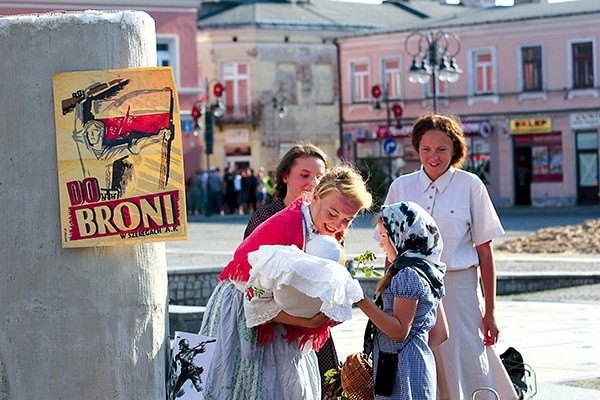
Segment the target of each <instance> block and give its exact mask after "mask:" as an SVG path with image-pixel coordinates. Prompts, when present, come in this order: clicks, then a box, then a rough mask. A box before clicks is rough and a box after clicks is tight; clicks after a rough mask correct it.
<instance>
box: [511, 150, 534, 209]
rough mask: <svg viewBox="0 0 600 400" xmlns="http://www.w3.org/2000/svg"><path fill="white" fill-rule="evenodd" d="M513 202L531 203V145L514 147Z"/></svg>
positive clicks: (518, 203) (521, 204) (520, 203)
mask: <svg viewBox="0 0 600 400" xmlns="http://www.w3.org/2000/svg"><path fill="white" fill-rule="evenodd" d="M514 171H515V204H516V205H520V206H530V205H531V147H516V148H515V169H514Z"/></svg>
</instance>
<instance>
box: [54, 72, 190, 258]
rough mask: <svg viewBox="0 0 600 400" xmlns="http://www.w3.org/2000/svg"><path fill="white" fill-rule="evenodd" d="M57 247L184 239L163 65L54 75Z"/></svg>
mask: <svg viewBox="0 0 600 400" xmlns="http://www.w3.org/2000/svg"><path fill="white" fill-rule="evenodd" d="M53 88H54V106H55V107H54V108H55V120H56V148H57V159H58V181H59V193H60V208H61V210H60V211H61V236H62V245H63V247H88V246H105V245H116V244H134V243H141V242H157V241H170V240H185V239H186V238H187V225H186V224H187V222H186V218H185V215H186V214H185V211H184V210H185V195H184V193H185V184H184V171H183V151H182V141H181V123H180V119H179V104H178V98H177V92H176V86H175V80H174V78H173V72H172V70H171V68H169V67H155V68H135V69H123V70H107V71H80V72H65V73H59V74H55V75H54V76H53Z"/></svg>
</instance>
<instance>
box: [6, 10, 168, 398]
mask: <svg viewBox="0 0 600 400" xmlns="http://www.w3.org/2000/svg"><path fill="white" fill-rule="evenodd" d="M0 49H2V50H1V51H2V56H1V59H2V68H0V110H1V111H0V113H1V114H0V115H1V117H0V120H1V121H2V126H1V128H0V140H1V144H0V207H1V209H0V229H2V234H1V235H0V249H1V256H0V400H6V399H10V400H21V399H22V400H31V399H98V400H100V399H101V400H106V399H123V400H131V399H144V400H147V399H153V400H154V399H163V398H165V389H164V387H165V361H166V359H165V356H166V354H167V348H166V346H167V343H168V342H167V340H166V336H165V331H166V329H165V326H166V315H167V312H166V302H167V301H166V299H167V273H166V257H165V249H164V243H155V244H143V245H133V246H112V247H101V248H82V249H63V248H62V247H61V238H60V234H61V232H60V220H59V198H58V174H57V162H56V136H55V127H54V99H53V92H52V74H53V73H56V72H66V71H81V70H104V69H120V68H134V67H145V66H154V65H156V36H155V26H154V20H153V19H152V18H151V17H150V16H149V15H148V14H146V13H143V12H132V11H124V12H96V11H85V12H77V13H52V14H39V15H25V16H13V17H3V18H0Z"/></svg>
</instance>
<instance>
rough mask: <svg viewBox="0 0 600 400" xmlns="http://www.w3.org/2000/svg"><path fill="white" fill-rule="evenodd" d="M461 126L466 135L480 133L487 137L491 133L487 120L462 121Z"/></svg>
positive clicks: (490, 126)
mask: <svg viewBox="0 0 600 400" xmlns="http://www.w3.org/2000/svg"><path fill="white" fill-rule="evenodd" d="M462 128H463V132H464V134H465V135H467V136H471V135H480V136H481V137H483V138H487V137H489V136H490V134H491V133H492V125H491V124H490V123H489V122H488V121H464V122H463V123H462Z"/></svg>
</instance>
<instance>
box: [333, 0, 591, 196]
mask: <svg viewBox="0 0 600 400" xmlns="http://www.w3.org/2000/svg"><path fill="white" fill-rule="evenodd" d="M599 17H600V4H598V2H596V1H593V0H580V1H575V2H569V3H555V4H531V5H528V4H525V5H520V6H515V7H510V8H494V9H481V10H476V11H472V12H471V13H469V15H468V16H460V15H457V16H456V17H453V18H445V19H443V20H441V19H438V20H435V19H433V20H427V21H424V22H422V23H420V24H416V25H412V26H411V27H410V29H408V28H407V29H400V30H398V29H396V30H393V31H392V30H389V31H381V32H378V33H369V34H364V35H355V36H351V37H343V38H342V37H340V38H338V39H337V40H336V43H337V44H338V46H339V48H340V68H341V70H340V73H341V80H340V81H341V82H343V84H342V85H341V96H340V97H341V99H342V104H343V106H342V108H341V109H342V111H341V122H340V140H341V141H342V144H343V146H342V149H343V155H344V157H345V158H347V159H350V160H353V161H355V162H359V161H360V160H363V159H374V160H376V161H379V162H380V163H381V164H382V165H387V169H388V171H389V172H390V173H391V174H392V175H399V174H401V173H407V172H411V171H413V170H414V169H416V168H418V167H419V162H418V157H417V155H416V153H415V152H414V150H413V149H412V146H411V144H410V139H409V134H410V127H411V126H412V123H413V122H414V120H415V119H416V118H417V117H418V116H419V115H420V114H422V113H424V112H432V111H433V110H434V108H435V111H437V112H438V113H442V114H452V115H456V116H458V117H460V119H461V121H462V122H463V127H464V129H465V132H466V134H467V137H468V141H469V149H470V152H469V157H468V159H467V163H466V165H465V168H466V169H468V170H471V171H473V172H475V173H477V174H478V175H479V176H480V177H481V178H482V179H483V180H484V182H486V184H487V186H488V189H489V192H490V194H491V197H492V200H493V201H494V203H495V204H496V205H497V206H512V205H533V206H542V207H543V206H570V205H576V204H599V199H600V198H599V184H598V173H599V166H598V159H599V147H598V142H599V139H598V137H599V136H598V130H599V128H600V88H599V80H598V78H599V75H600V71H599V65H598V45H599V42H600V31H598V29H597V21H598V18H599ZM444 50H445V52H444ZM444 55H446V56H447V60H446V61H447V64H444V66H443V67H441V69H440V68H439V67H436V69H433V70H429V72H428V74H429V75H430V76H429V78H430V80H429V82H427V83H418V82H417V83H412V82H410V81H409V76H410V75H411V74H410V73H409V72H410V70H411V66H412V65H413V59H414V60H415V66H416V67H421V61H422V59H423V58H425V59H426V60H427V61H429V62H430V63H431V64H433V63H434V62H437V63H438V65H439V63H441V62H442V61H443V56H444ZM432 56H434V57H432ZM452 58H455V62H456V64H457V65H458V67H459V68H460V69H461V70H462V71H461V73H460V74H459V75H458V76H459V78H458V80H457V81H455V82H450V81H440V80H439V79H438V78H439V77H440V76H442V75H443V74H442V71H443V70H445V69H446V68H447V67H448V66H449V65H450V62H451V61H452ZM374 86H378V87H379V88H380V90H381V91H382V92H383V93H382V94H381V95H379V97H378V98H377V97H376V95H377V94H378V91H377V90H373V87H374ZM376 100H380V101H379V104H380V105H382V107H381V109H380V110H378V109H377V107H376ZM396 105H397V106H400V107H401V108H398V107H397V106H396ZM394 111H401V115H400V116H399V118H396V116H398V113H394ZM388 127H389V128H388Z"/></svg>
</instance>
